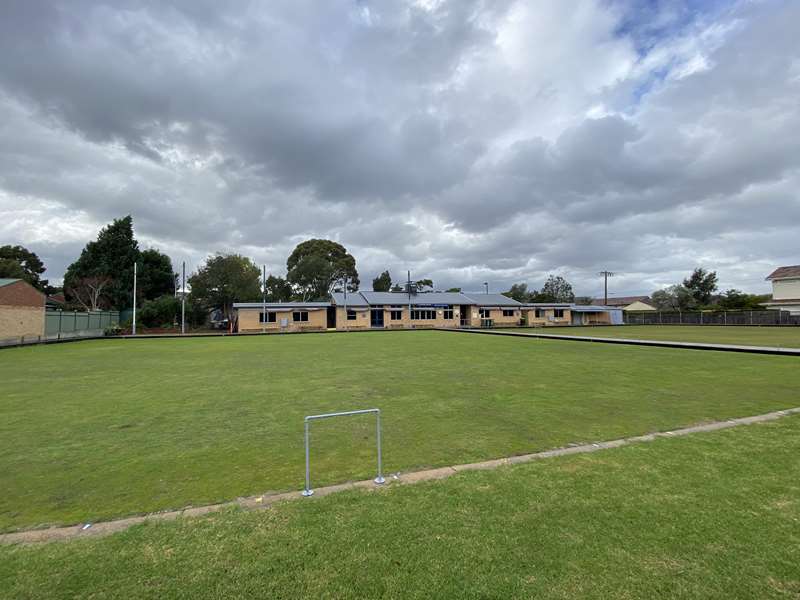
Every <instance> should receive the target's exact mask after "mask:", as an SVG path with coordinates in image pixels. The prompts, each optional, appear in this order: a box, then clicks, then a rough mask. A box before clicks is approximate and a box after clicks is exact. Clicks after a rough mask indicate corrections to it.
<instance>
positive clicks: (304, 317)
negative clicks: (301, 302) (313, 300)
mask: <svg viewBox="0 0 800 600" xmlns="http://www.w3.org/2000/svg"><path fill="white" fill-rule="evenodd" d="M292 321H294V322H295V323H300V322H304V321H308V311H307V310H296V311H294V312H293V313H292Z"/></svg>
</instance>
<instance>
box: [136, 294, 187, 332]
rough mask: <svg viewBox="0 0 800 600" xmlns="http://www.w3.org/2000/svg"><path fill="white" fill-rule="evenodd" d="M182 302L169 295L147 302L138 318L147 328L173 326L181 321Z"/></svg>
mask: <svg viewBox="0 0 800 600" xmlns="http://www.w3.org/2000/svg"><path fill="white" fill-rule="evenodd" d="M180 313H181V301H180V300H179V299H178V298H176V297H175V296H173V295H172V294H167V295H164V296H161V297H159V298H155V299H154V300H147V301H145V303H144V304H143V305H142V308H141V309H139V311H138V312H137V315H136V318H137V319H138V320H139V321H140V322H141V323H142V325H144V326H145V327H161V326H162V325H172V324H173V323H176V322H177V321H178V320H179V319H180Z"/></svg>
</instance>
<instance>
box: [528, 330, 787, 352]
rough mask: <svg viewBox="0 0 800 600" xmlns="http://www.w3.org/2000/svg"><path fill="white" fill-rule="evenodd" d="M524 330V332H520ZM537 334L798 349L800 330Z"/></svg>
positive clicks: (581, 331)
mask: <svg viewBox="0 0 800 600" xmlns="http://www.w3.org/2000/svg"><path fill="white" fill-rule="evenodd" d="M522 331H525V330H522ZM536 332H537V333H556V334H559V335H583V336H589V337H609V338H629V339H635V340H659V341H667V342H704V343H708V344H739V345H744V346H778V347H781V348H800V327H741V326H739V327H736V326H733V325H732V326H729V327H726V326H724V325H722V326H718V325H623V326H618V327H608V326H606V327H559V328H556V327H551V328H548V329H542V328H538V329H536Z"/></svg>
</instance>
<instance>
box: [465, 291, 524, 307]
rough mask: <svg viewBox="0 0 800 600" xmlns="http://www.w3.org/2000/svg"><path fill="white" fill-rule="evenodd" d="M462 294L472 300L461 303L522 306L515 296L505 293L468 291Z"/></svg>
mask: <svg viewBox="0 0 800 600" xmlns="http://www.w3.org/2000/svg"><path fill="white" fill-rule="evenodd" d="M461 295H462V296H464V297H466V298H469V299H470V300H472V302H461V304H477V305H478V306H509V307H521V306H522V303H520V302H517V301H516V300H514V299H513V298H509V297H508V296H504V295H503V294H477V293H467V294H461Z"/></svg>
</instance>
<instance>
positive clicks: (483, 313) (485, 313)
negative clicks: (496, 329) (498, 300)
mask: <svg viewBox="0 0 800 600" xmlns="http://www.w3.org/2000/svg"><path fill="white" fill-rule="evenodd" d="M478 314H479V315H480V317H481V319H491V318H492V311H491V309H488V308H479V309H478Z"/></svg>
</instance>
